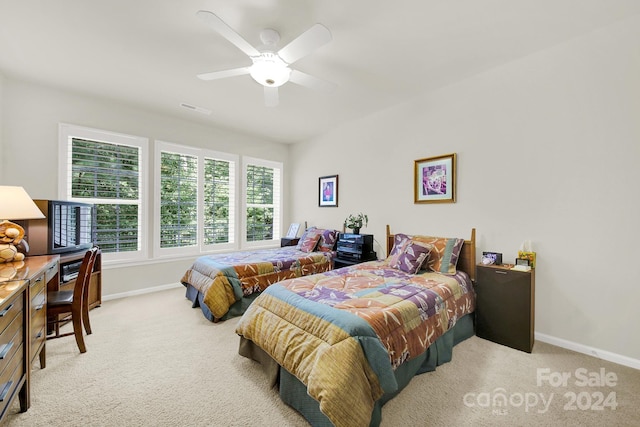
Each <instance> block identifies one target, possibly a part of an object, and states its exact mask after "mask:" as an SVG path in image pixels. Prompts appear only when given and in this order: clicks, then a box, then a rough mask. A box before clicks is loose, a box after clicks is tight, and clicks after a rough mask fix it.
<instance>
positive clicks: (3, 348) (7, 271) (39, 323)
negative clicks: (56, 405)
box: [0, 255, 60, 422]
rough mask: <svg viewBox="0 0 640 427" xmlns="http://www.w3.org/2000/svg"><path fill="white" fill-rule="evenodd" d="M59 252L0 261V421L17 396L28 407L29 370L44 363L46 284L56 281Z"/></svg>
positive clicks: (22, 408)
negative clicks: (0, 280)
mask: <svg viewBox="0 0 640 427" xmlns="http://www.w3.org/2000/svg"><path fill="white" fill-rule="evenodd" d="M59 262H60V257H59V256H58V255H45V256H35V257H27V258H25V260H24V261H21V262H11V263H4V264H0V271H1V272H2V274H1V275H0V277H3V278H4V279H3V281H2V282H0V422H1V421H2V419H3V418H4V415H5V413H6V411H7V409H8V408H9V407H10V406H11V402H13V400H14V399H15V397H16V395H19V398H20V410H21V411H22V412H24V411H26V410H27V409H29V407H30V406H31V394H30V384H31V369H32V366H33V363H34V362H35V359H36V356H39V359H40V367H41V368H44V367H45V366H46V338H47V336H46V323H47V284H48V283H52V284H53V283H56V284H57V282H58V280H59V273H58V270H59Z"/></svg>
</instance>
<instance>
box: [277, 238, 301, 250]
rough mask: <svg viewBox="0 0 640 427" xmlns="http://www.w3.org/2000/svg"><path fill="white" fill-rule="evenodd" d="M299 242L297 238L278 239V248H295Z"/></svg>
mask: <svg viewBox="0 0 640 427" xmlns="http://www.w3.org/2000/svg"><path fill="white" fill-rule="evenodd" d="M299 241H300V238H299V237H282V238H280V247H281V248H284V247H285V246H295V245H297V244H298V242H299Z"/></svg>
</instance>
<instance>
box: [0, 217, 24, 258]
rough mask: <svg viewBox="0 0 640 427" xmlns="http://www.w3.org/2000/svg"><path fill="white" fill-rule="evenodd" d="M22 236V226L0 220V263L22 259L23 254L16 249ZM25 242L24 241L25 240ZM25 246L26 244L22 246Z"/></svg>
mask: <svg viewBox="0 0 640 427" xmlns="http://www.w3.org/2000/svg"><path fill="white" fill-rule="evenodd" d="M23 237H24V228H22V227H21V226H19V225H18V224H14V223H13V222H10V221H6V220H5V221H2V222H0V263H4V262H11V261H22V260H23V259H24V256H25V254H23V253H20V252H19V251H18V248H17V246H18V245H20V244H21V243H22V242H23V240H22V238H23ZM25 243H26V242H25ZM24 247H25V248H27V251H28V246H26V245H25V246H24Z"/></svg>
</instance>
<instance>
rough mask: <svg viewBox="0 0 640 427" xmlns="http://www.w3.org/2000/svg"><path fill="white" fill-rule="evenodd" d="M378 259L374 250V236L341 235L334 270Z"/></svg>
mask: <svg viewBox="0 0 640 427" xmlns="http://www.w3.org/2000/svg"><path fill="white" fill-rule="evenodd" d="M376 259H378V256H377V254H376V253H375V252H374V250H373V234H351V233H340V234H339V235H338V242H337V243H336V258H335V259H334V260H333V268H342V267H346V266H349V265H354V264H360V263H362V262H367V261H375V260H376Z"/></svg>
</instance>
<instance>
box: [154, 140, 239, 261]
mask: <svg viewBox="0 0 640 427" xmlns="http://www.w3.org/2000/svg"><path fill="white" fill-rule="evenodd" d="M163 152H169V153H174V154H180V155H187V156H193V157H196V158H197V159H198V161H197V164H198V172H197V180H198V183H197V198H198V203H197V212H198V214H197V215H198V219H197V222H198V230H197V236H198V237H197V243H196V244H195V245H192V246H183V247H173V248H162V247H160V243H161V241H160V233H161V225H162V222H161V218H160V214H161V212H160V206H161V200H162V199H161V194H160V191H161V185H160V182H161V171H162V168H161V161H162V153H163ZM205 159H215V160H223V161H228V162H230V163H231V164H232V165H233V170H232V171H230V174H231V173H233V175H232V176H231V177H230V181H231V183H230V185H231V186H232V188H231V189H230V194H229V205H230V207H229V215H230V217H231V218H230V221H231V224H230V226H229V234H230V240H231V241H230V242H228V243H214V244H210V245H205V244H204V169H205V168H204V163H205ZM238 163H239V156H237V155H234V154H229V153H222V152H218V151H213V150H208V149H203V148H195V147H191V146H187V145H182V144H176V143H172V142H166V141H160V140H156V141H155V147H154V182H155V186H154V187H155V189H154V209H153V211H154V213H153V230H154V231H153V255H154V258H156V259H159V258H169V257H177V256H188V255H194V256H198V255H201V254H203V253H207V252H217V251H228V250H237V249H238V243H237V238H236V236H237V232H236V229H237V222H238V221H237V218H238V207H237V206H235V205H234V203H235V200H236V194H237V191H238V173H237V169H238V168H237V165H238Z"/></svg>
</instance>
